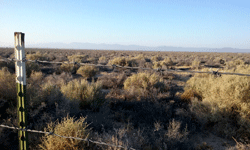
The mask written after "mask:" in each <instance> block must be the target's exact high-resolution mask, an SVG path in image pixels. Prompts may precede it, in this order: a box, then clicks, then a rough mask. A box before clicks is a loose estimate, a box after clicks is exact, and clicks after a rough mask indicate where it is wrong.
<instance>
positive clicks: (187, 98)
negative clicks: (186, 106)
mask: <svg viewBox="0 0 250 150" xmlns="http://www.w3.org/2000/svg"><path fill="white" fill-rule="evenodd" d="M195 97H196V98H198V99H199V100H200V101H201V99H202V97H201V96H200V95H199V94H198V93H197V92H196V91H194V90H192V89H187V90H185V91H184V93H183V94H182V95H181V100H182V101H183V102H187V103H190V102H191V99H192V98H195Z"/></svg>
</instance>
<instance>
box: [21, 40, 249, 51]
mask: <svg viewBox="0 0 250 150" xmlns="http://www.w3.org/2000/svg"><path fill="white" fill-rule="evenodd" d="M25 47H27V48H59V49H61V48H62V49H96V50H140V51H189V52H229V53H250V49H236V48H230V47H225V48H206V47H201V48H190V47H189V48H185V47H172V46H158V47H148V46H139V45H119V44H94V43H76V42H75V43H69V44H65V43H42V44H35V45H26V46H25Z"/></svg>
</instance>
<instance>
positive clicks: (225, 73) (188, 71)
mask: <svg viewBox="0 0 250 150" xmlns="http://www.w3.org/2000/svg"><path fill="white" fill-rule="evenodd" d="M0 61H5V62H9V61H16V60H15V59H11V58H2V59H0ZM22 61H26V62H33V63H47V64H74V65H81V66H84V65H89V66H96V67H98V66H99V67H112V68H116V67H117V68H125V69H142V70H154V71H157V72H163V71H167V72H187V73H208V74H214V75H217V76H220V75H222V74H224V75H238V76H248V77H250V74H242V73H232V72H219V71H218V70H217V71H194V70H184V69H162V68H157V69H153V68H143V67H129V66H120V65H114V64H113V65H103V64H91V63H78V62H54V61H42V60H27V59H24V60H22Z"/></svg>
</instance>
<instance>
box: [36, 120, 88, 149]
mask: <svg viewBox="0 0 250 150" xmlns="http://www.w3.org/2000/svg"><path fill="white" fill-rule="evenodd" d="M87 127H88V124H87V123H86V117H85V118H83V117H81V118H80V119H78V120H75V118H72V117H69V116H67V117H65V118H63V119H62V121H61V122H59V121H56V122H54V123H53V122H52V123H50V124H48V126H47V128H45V132H54V133H55V134H58V135H62V136H68V137H79V138H82V139H85V138H89V134H90V132H91V129H87ZM39 147H40V148H41V149H44V150H58V149H70V150H78V149H86V147H87V144H86V142H84V141H81V140H74V139H64V138H61V137H58V136H51V135H47V134H46V135H45V136H43V137H42V144H40V145H39Z"/></svg>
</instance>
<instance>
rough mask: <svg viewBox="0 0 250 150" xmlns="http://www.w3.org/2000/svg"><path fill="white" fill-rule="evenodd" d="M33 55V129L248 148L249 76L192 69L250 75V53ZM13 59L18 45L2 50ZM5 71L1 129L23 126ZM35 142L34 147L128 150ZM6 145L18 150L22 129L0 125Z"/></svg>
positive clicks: (137, 145)
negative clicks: (20, 130)
mask: <svg viewBox="0 0 250 150" xmlns="http://www.w3.org/2000/svg"><path fill="white" fill-rule="evenodd" d="M25 51H26V59H27V60H38V61H37V62H30V61H27V62H26V75H27V91H26V98H27V107H28V109H27V112H28V126H27V128H28V129H33V130H38V131H48V132H54V133H56V134H59V135H63V136H73V137H79V138H83V139H85V138H89V139H91V140H93V141H99V142H104V143H107V144H113V145H120V146H123V147H125V148H127V149H129V148H133V149H143V150H145V149H148V150H162V149H171V150H172V149H195V150H210V149H218V150H222V149H225V150H241V149H249V148H250V141H249V140H250V138H249V137H250V77H249V76H238V75H224V74H212V73H211V74H207V73H190V72H185V71H204V72H212V71H218V72H221V73H222V72H231V73H241V74H250V53H209V52H167V51H165V52H164V51H161V52H156V51H154V52H153V51H122V50H117V51H115V50H81V49H79V50H75V49H42V48H41V49H38V48H26V49H25ZM14 57H15V56H14V49H13V48H0V59H4V58H10V59H12V58H14ZM39 61H49V62H65V63H67V62H75V63H74V64H65V63H64V64H54V63H40V62H39ZM79 63H85V65H80V64H79ZM88 64H89V65H88ZM90 64H91V65H90ZM98 64H99V66H98ZM101 65H107V66H101ZM117 66H123V67H117ZM126 67H127V68H126ZM130 67H135V68H130ZM145 68H146V69H145ZM0 69H1V70H0V124H4V125H9V126H18V124H17V122H18V121H17V110H16V108H17V104H16V103H17V102H16V101H17V100H16V81H15V64H14V61H1V62H0ZM166 69H168V70H172V71H166ZM175 70H182V71H183V72H177V71H175ZM28 136H29V148H30V149H49V150H56V149H72V150H73V149H74V150H75V149H93V150H95V149H96V150H97V149H114V150H116V149H117V150H118V149H123V148H119V147H111V146H106V145H101V144H95V143H91V142H90V143H89V144H88V143H87V142H84V141H79V140H72V139H64V138H60V137H56V136H51V135H44V134H38V133H29V134H28ZM0 147H1V149H6V150H7V149H13V150H14V149H17V147H18V136H17V130H11V129H7V128H0Z"/></svg>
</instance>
